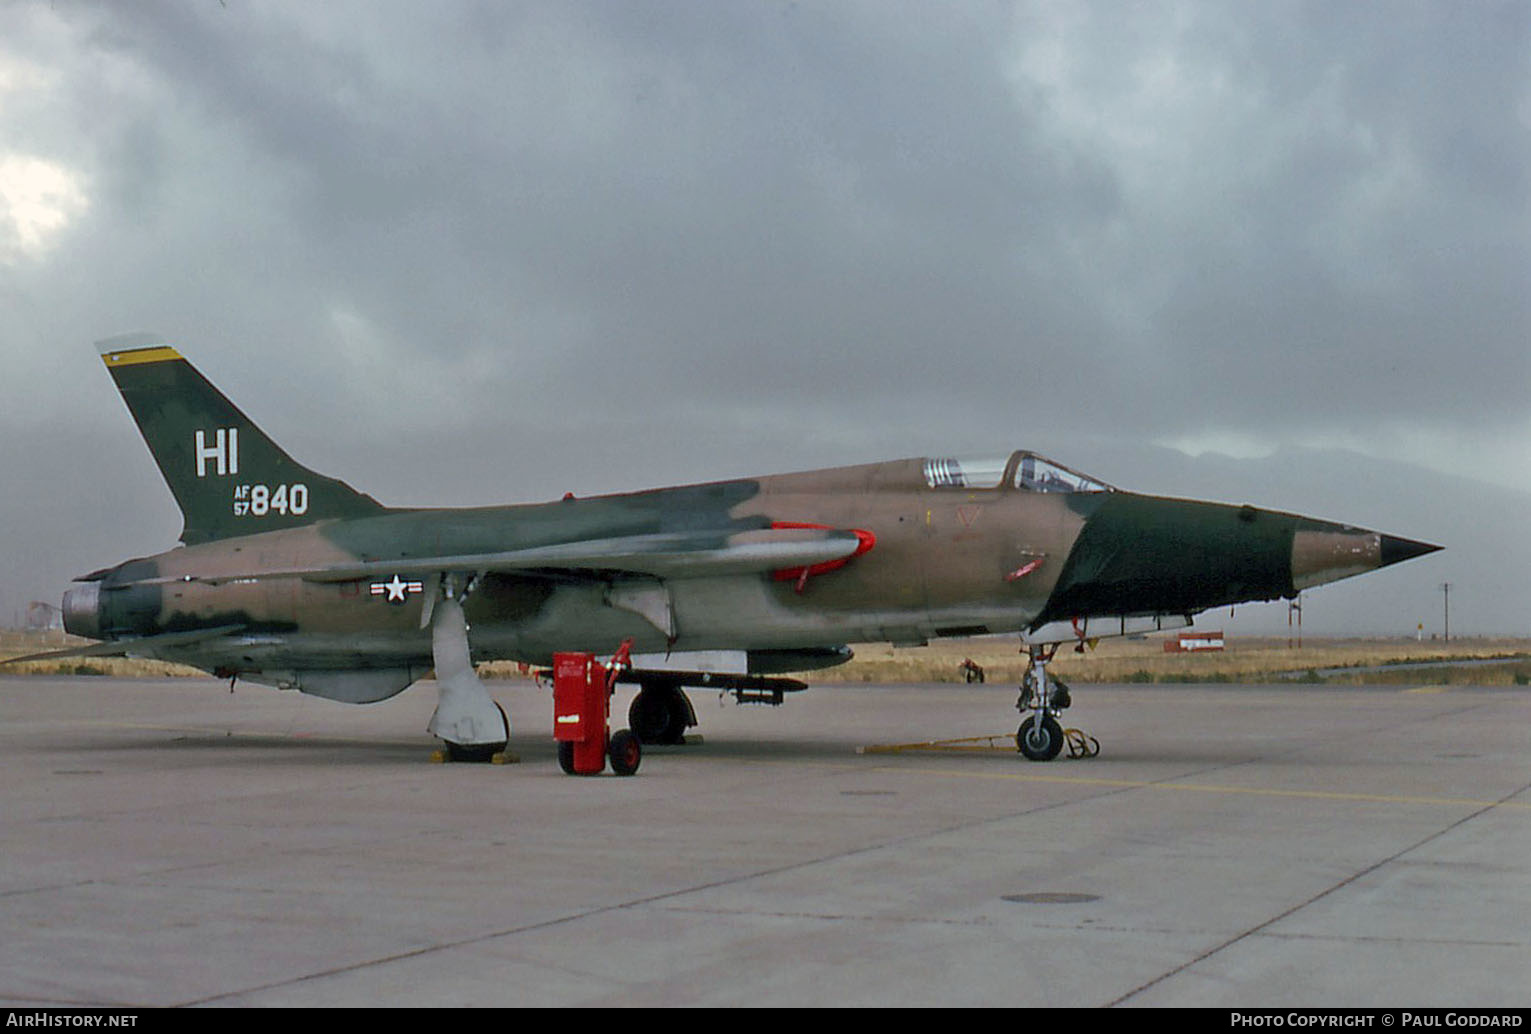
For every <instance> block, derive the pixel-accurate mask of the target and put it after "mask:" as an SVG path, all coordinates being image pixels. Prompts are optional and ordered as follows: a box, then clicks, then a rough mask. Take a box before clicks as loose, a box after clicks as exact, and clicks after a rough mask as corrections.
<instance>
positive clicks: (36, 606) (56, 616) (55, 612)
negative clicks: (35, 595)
mask: <svg viewBox="0 0 1531 1034" xmlns="http://www.w3.org/2000/svg"><path fill="white" fill-rule="evenodd" d="M63 627H64V612H63V611H61V610H59V609H58V608H57V607H55V606H54V605H53V604H51V603H43V602H41V601H39V600H33V601H32V602H31V603H28V604H27V630H28V631H30V632H43V631H49V630H56V629H62V628H63Z"/></svg>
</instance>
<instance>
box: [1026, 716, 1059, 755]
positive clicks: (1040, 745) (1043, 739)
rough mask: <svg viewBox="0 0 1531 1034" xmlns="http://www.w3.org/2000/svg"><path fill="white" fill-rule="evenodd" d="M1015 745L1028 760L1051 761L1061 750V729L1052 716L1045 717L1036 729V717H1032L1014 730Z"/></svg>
mask: <svg viewBox="0 0 1531 1034" xmlns="http://www.w3.org/2000/svg"><path fill="white" fill-rule="evenodd" d="M1015 745H1016V746H1017V747H1018V748H1020V751H1021V753H1022V754H1024V755H1026V757H1027V759H1028V760H1031V761H1051V760H1052V759H1053V758H1055V757H1057V756H1058V752H1059V751H1061V750H1062V749H1063V727H1062V726H1061V725H1059V724H1058V721H1057V719H1055V718H1054V717H1053V716H1052V715H1046V716H1045V717H1043V719H1042V727H1041V728H1040V729H1038V728H1037V722H1036V717H1035V716H1032V717H1030V718H1027V719H1026V720H1025V721H1024V722H1022V723H1021V727H1020V728H1019V729H1017V730H1015Z"/></svg>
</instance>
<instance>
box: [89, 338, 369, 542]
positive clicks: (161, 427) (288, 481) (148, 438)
mask: <svg viewBox="0 0 1531 1034" xmlns="http://www.w3.org/2000/svg"><path fill="white" fill-rule="evenodd" d="M96 347H97V349H98V350H99V351H100V352H101V358H102V360H103V361H104V362H105V363H106V368H107V371H108V372H109V373H111V375H112V380H113V381H114V382H116V384H117V390H118V391H120V392H121V393H122V398H123V401H124V402H126V403H127V406H128V410H129V411H130V412H131V413H132V414H133V420H134V421H135V422H136V423H137V424H138V430H139V433H141V434H142V435H143V438H144V442H145V443H146V444H147V445H148V446H149V451H150V453H152V454H153V456H154V462H155V463H156V464H157V465H158V466H159V469H160V473H161V474H162V475H163V476H164V478H165V483H166V484H167V485H169V487H170V492H171V494H172V495H174V496H175V501H176V504H177V505H178V506H180V508H181V516H182V518H183V520H184V521H185V526H184V527H183V528H182V530H181V541H182V542H184V543H186V544H187V545H195V544H196V543H198V542H207V541H210V540H213V539H221V538H230V537H233V536H236V535H252V534H255V533H257V532H262V531H275V530H277V529H279V528H291V527H297V526H299V525H303V524H312V523H314V522H315V521H320V520H326V519H328V518H332V517H365V516H370V515H373V514H379V513H383V512H384V507H383V506H382V504H380V503H379V502H378V501H377V500H376V499H373V498H372V497H371V496H369V495H367V494H365V493H363V492H358V491H357V490H356V489H354V488H352V487H351V486H350V485H348V484H346V483H345V482H343V481H337V480H335V479H334V478H328V477H325V476H324V475H322V474H316V473H315V472H314V471H312V470H309V469H308V468H307V467H305V466H303V465H302V464H300V463H298V462H297V461H295V460H294V459H293V458H292V457H290V456H288V455H287V453H286V452H284V451H283V450H282V449H281V447H280V446H278V445H277V444H276V443H275V442H273V441H272V440H271V439H270V438H269V437H268V436H267V435H266V434H265V432H263V431H261V429H260V428H259V427H257V426H255V424H254V423H253V422H251V420H250V418H249V417H247V416H245V415H244V413H242V412H240V410H239V408H238V407H237V406H235V405H234V404H233V403H232V402H230V401H229V400H228V399H227V398H226V397H225V396H224V394H223V393H222V392H220V391H219V390H218V389H217V388H215V387H214V386H213V385H212V383H211V382H210V381H208V379H207V378H205V377H203V376H202V374H201V373H199V372H197V369H196V368H195V367H194V366H192V365H191V363H189V362H187V361H186V360H185V359H184V358H182V357H181V355H180V354H179V353H178V352H176V350H175V349H174V348H172V347H171V346H170V345H167V344H165V343H164V342H163V340H162V339H159V338H156V337H152V336H148V335H143V334H131V335H124V336H122V337H114V338H108V339H106V340H105V341H99V342H97V343H96Z"/></svg>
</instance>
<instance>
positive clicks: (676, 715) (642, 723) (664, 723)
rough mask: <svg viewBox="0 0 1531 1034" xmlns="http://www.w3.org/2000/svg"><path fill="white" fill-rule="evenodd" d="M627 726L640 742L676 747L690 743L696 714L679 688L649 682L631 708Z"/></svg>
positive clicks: (643, 686) (628, 713) (641, 689)
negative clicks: (689, 739)
mask: <svg viewBox="0 0 1531 1034" xmlns="http://www.w3.org/2000/svg"><path fill="white" fill-rule="evenodd" d="M627 724H628V727H629V728H631V729H632V731H633V734H634V735H635V736H637V737H638V739H639V741H640V742H643V743H648V744H655V745H666V746H672V745H675V744H680V743H685V742H686V730H687V729H689V728H691V726H693V725H695V724H696V711H695V710H694V709H693V708H692V707H691V701H690V699H689V698H687V696H686V694H685V693H684V692H682V690H681V688H680V687H679V686H673V685H666V684H664V683H655V682H645V683H643V684H642V686H641V687H640V688H639V690H638V695H637V696H635V697H633V702H632V706H631V707H629V708H628V709H627Z"/></svg>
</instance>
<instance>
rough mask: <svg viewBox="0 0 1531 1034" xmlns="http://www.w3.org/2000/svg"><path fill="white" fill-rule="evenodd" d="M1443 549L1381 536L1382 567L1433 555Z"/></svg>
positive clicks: (1442, 547) (1408, 540)
mask: <svg viewBox="0 0 1531 1034" xmlns="http://www.w3.org/2000/svg"><path fill="white" fill-rule="evenodd" d="M1445 548H1446V547H1445V546H1435V545H1431V544H1430V543H1428V542H1415V541H1414V540H1413V539H1400V538H1395V537H1394V536H1392V535H1384V536H1382V566H1383V567H1386V566H1388V565H1389V564H1398V563H1402V562H1403V561H1405V560H1413V559H1414V558H1415V557H1417V556H1424V555H1425V554H1426V553H1434V552H1435V551H1436V550H1439V549H1445Z"/></svg>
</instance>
